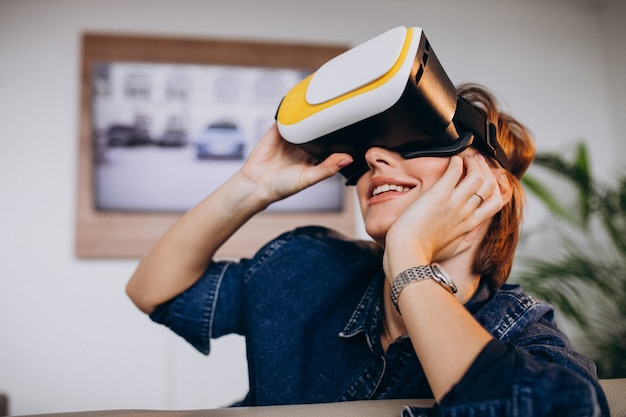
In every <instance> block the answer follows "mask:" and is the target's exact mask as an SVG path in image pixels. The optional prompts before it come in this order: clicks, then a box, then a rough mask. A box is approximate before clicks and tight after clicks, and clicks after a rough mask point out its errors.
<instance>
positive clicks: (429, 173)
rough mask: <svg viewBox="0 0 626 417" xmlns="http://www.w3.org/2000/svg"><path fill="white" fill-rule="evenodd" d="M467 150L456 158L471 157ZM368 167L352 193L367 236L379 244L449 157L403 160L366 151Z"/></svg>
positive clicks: (386, 152) (378, 151)
mask: <svg viewBox="0 0 626 417" xmlns="http://www.w3.org/2000/svg"><path fill="white" fill-rule="evenodd" d="M476 153H477V151H476V150H475V149H472V148H468V149H466V150H464V151H463V152H461V153H460V154H459V156H466V155H473V154H476ZM365 159H366V161H367V163H368V165H369V167H370V170H369V171H368V172H366V173H365V174H364V175H363V176H362V177H361V178H360V179H359V181H358V182H357V184H356V189H357V195H358V199H359V205H360V206H361V214H362V215H363V220H364V223H365V230H366V231H367V233H368V234H369V235H370V236H371V237H372V238H373V239H374V240H375V241H376V242H378V243H379V244H381V245H382V244H384V241H385V235H386V234H387V231H388V230H389V228H390V227H391V225H392V224H393V223H394V221H395V220H396V219H397V218H398V217H399V216H400V214H402V212H403V211H404V210H405V209H406V208H407V207H408V206H409V205H410V204H411V203H412V202H414V201H415V200H416V199H417V198H419V196H420V195H422V194H423V193H424V192H425V191H426V190H428V189H429V188H430V187H432V186H433V184H435V183H436V182H437V180H439V178H441V176H442V175H443V173H444V172H445V171H446V168H447V167H448V163H449V162H450V158H449V157H420V158H412V159H404V158H403V157H402V156H401V155H400V154H399V153H397V152H394V151H390V150H388V149H384V148H377V147H374V148H370V149H369V150H368V151H367V152H366V153H365Z"/></svg>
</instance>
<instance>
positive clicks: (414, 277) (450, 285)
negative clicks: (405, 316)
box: [389, 263, 457, 314]
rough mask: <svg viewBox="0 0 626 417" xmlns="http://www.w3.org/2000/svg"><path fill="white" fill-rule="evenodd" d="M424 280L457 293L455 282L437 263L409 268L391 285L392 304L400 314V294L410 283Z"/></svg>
mask: <svg viewBox="0 0 626 417" xmlns="http://www.w3.org/2000/svg"><path fill="white" fill-rule="evenodd" d="M424 279H432V280H434V281H435V282H437V283H439V285H441V286H442V287H444V288H445V289H446V290H447V291H448V292H450V293H451V294H454V293H456V291H457V288H456V285H455V284H454V282H453V281H452V280H451V279H450V277H448V276H447V274H446V273H445V271H444V270H443V268H442V267H441V266H440V265H439V264H437V263H432V264H430V265H421V266H416V267H413V268H409V269H407V270H406V271H403V272H401V273H399V274H398V276H396V277H395V279H394V280H393V282H392V284H391V290H390V291H389V297H390V298H391V303H392V304H393V306H394V308H395V309H396V311H397V312H398V313H399V314H402V313H400V308H399V307H398V297H399V296H400V292H401V291H402V290H403V289H404V288H405V287H406V286H407V285H409V284H410V283H412V282H416V281H421V280H424Z"/></svg>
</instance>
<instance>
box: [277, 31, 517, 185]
mask: <svg viewBox="0 0 626 417" xmlns="http://www.w3.org/2000/svg"><path fill="white" fill-rule="evenodd" d="M276 122H277V125H278V130H279V132H280V134H281V136H282V137H283V138H284V139H285V140H286V141H288V142H290V143H293V144H296V145H298V146H300V147H302V148H303V149H304V150H305V151H307V152H308V153H309V154H310V155H312V156H313V157H314V158H315V159H316V160H318V161H321V160H323V159H325V158H326V157H327V156H328V155H330V154H332V153H335V152H345V153H349V154H350V155H351V156H352V157H353V159H354V162H353V163H352V164H350V165H349V166H347V167H346V168H343V169H342V170H341V174H342V175H343V176H344V177H345V178H346V180H347V181H346V184H347V185H354V184H356V182H357V180H358V179H359V178H360V177H361V176H362V175H363V174H364V173H365V172H367V171H368V170H369V167H368V165H367V163H366V161H365V152H366V151H367V150H368V149H369V148H371V147H373V146H378V147H383V148H388V149H392V150H394V151H396V152H398V153H400V154H401V155H402V156H403V157H404V158H416V157H420V156H451V155H455V154H458V153H459V152H461V151H463V150H464V149H466V148H467V147H469V146H470V145H473V146H475V147H478V148H479V149H480V150H481V151H482V152H483V153H485V154H487V155H489V156H491V157H493V158H494V159H495V160H497V161H498V162H499V163H500V164H501V165H502V166H503V167H504V168H505V169H508V167H509V162H508V159H507V157H506V155H505V153H504V152H503V150H502V149H501V147H500V145H499V144H498V141H497V138H496V128H495V126H494V125H493V124H492V123H490V122H489V121H488V120H487V119H486V117H485V116H483V115H482V114H481V113H480V112H479V111H478V110H476V109H475V108H474V107H473V106H472V105H471V104H470V103H469V102H467V101H466V100H464V99H462V98H460V97H457V94H456V89H455V87H454V85H453V84H452V82H451V81H450V79H449V78H448V76H447V75H446V73H445V71H444V70H443V67H442V66H441V64H440V63H439V60H438V59H437V56H436V55H435V53H434V51H433V50H432V48H431V46H430V44H429V42H428V40H427V39H426V37H425V36H424V33H423V31H422V29H420V28H417V27H409V28H406V27H403V26H399V27H396V28H394V29H391V30H389V31H387V32H385V33H383V34H381V35H378V36H377V37H375V38H373V39H370V40H368V41H366V42H365V43H362V44H360V45H358V46H356V47H354V48H352V49H350V50H348V51H346V52H344V53H343V54H341V55H339V56H337V57H335V58H333V59H331V60H330V61H328V62H326V63H325V64H324V65H322V66H321V67H320V68H319V69H318V70H317V71H316V72H314V73H313V74H311V75H310V76H309V77H307V78H306V79H304V80H302V81H301V82H300V83H298V84H296V85H295V86H294V87H293V88H292V89H291V90H290V91H289V92H288V93H287V94H286V95H285V97H284V98H283V100H282V101H281V103H280V105H279V107H278V111H277V112H276Z"/></svg>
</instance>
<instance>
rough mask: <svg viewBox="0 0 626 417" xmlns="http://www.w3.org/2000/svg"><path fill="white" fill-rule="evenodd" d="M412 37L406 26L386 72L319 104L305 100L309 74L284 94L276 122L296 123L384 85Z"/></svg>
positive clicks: (393, 72)
mask: <svg viewBox="0 0 626 417" xmlns="http://www.w3.org/2000/svg"><path fill="white" fill-rule="evenodd" d="M412 38H413V28H407V33H406V38H405V40H404V45H403V46H402V51H401V52H400V56H399V57H398V60H397V61H396V62H395V63H394V64H393V66H392V67H391V69H390V70H389V71H388V72H387V73H386V74H384V75H383V76H381V77H379V78H378V79H376V80H374V81H372V82H371V83H369V84H367V85H365V86H363V87H360V88H358V89H356V90H353V91H351V92H349V93H347V94H344V95H341V96H339V97H335V98H334V99H332V100H329V101H325V102H323V103H320V104H309V103H308V102H307V101H306V91H307V89H308V87H309V83H310V82H311V79H312V78H313V75H314V74H311V75H309V76H308V77H306V78H305V79H304V80H302V81H300V82H299V83H298V84H296V85H295V86H294V87H293V88H292V89H291V90H290V91H289V92H288V93H287V94H286V95H285V98H284V99H283V101H282V103H281V104H280V108H279V109H278V114H277V117H276V118H277V120H278V122H279V123H280V124H282V125H292V124H296V123H298V122H300V121H302V120H304V119H306V118H307V117H310V116H311V115H313V114H315V113H317V112H320V111H322V110H324V109H327V108H329V107H331V106H334V105H335V104H337V103H340V102H342V101H346V100H349V99H350V98H352V97H355V96H357V95H359V94H363V93H366V92H368V91H371V90H374V89H375V88H378V87H380V86H381V85H384V84H385V83H386V82H387V81H388V80H389V79H390V78H393V76H394V75H396V73H397V72H398V71H399V70H400V68H401V67H402V64H403V63H404V60H405V59H406V56H407V54H408V51H409V47H410V46H411V42H410V40H411V39H412Z"/></svg>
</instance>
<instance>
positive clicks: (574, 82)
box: [0, 0, 626, 414]
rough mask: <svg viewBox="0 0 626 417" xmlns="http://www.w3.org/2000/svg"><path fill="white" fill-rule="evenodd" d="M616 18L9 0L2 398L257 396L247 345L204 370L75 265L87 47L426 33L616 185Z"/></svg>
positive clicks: (5, 12)
mask: <svg viewBox="0 0 626 417" xmlns="http://www.w3.org/2000/svg"><path fill="white" fill-rule="evenodd" d="M547 3H550V4H547ZM594 3H597V2H594ZM617 3H618V1H616V2H615V3H614V4H612V5H610V6H607V7H606V8H589V7H585V6H577V5H571V4H570V2H567V1H556V2H547V1H539V0H516V1H515V0H510V1H500V0H473V1H468V0H448V1H445V2H444V1H441V2H432V1H426V0H385V1H384V2H383V1H374V0H341V1H337V0H332V1H331V0H318V1H316V2H311V1H294V0H265V1H262V2H259V1H256V0H245V1H241V0H213V1H210V0H206V1H200V0H176V1H167V0H166V1H159V2H156V1H148V0H132V1H126V0H124V1H122V0H107V1H95V0H56V1H36V0H0V202H1V206H0V391H4V392H6V393H8V394H9V395H10V397H11V401H12V412H13V414H28V413H43V412H60V411H76V410H85V409H106V408H152V409H165V408H175V409H193V408H209V407H215V406H221V405H225V404H228V403H229V402H231V401H233V400H235V399H237V398H239V397H240V396H242V395H243V394H244V393H245V391H246V387H247V385H246V384H247V383H246V373H245V356H244V351H243V347H242V343H241V339H239V338H237V337H230V338H226V339H223V340H220V341H219V342H218V343H216V344H215V345H214V352H213V354H212V355H211V356H210V357H208V358H205V357H203V356H202V355H200V354H198V353H195V352H194V351H193V350H192V349H191V348H190V347H188V346H187V345H186V344H185V343H184V342H182V341H181V340H179V339H178V338H176V337H175V336H171V335H170V334H169V332H168V331H167V330H166V329H164V328H162V327H161V326H157V325H155V324H152V323H151V322H150V321H149V320H148V319H147V318H146V317H144V316H143V315H142V314H140V313H139V312H138V311H137V310H136V309H135V308H134V307H133V306H132V305H131V303H130V302H129V301H128V300H127V298H126V296H125V294H124V285H125V282H126V280H127V278H128V277H129V275H130V274H131V272H132V270H133V269H134V267H135V265H136V261H135V260H130V261H129V260H112V261H100V260H78V259H75V258H74V256H73V233H74V223H73V222H74V198H75V183H76V152H77V147H76V144H77V125H78V119H77V118H78V112H77V106H78V102H77V97H78V90H77V86H78V68H79V53H80V51H79V36H80V34H81V32H83V31H102V32H125V33H140V34H159V35H163V34H165V35H168V34H171V35H179V36H180V35H189V36H194V37H214V36H215V37H227V38H243V39H255V38H258V39H265V40H281V41H282V40H294V41H319V42H333V43H337V42H339V43H346V44H356V43H358V42H360V41H363V40H366V39H368V38H370V37H372V36H374V35H376V34H378V33H380V32H382V31H384V30H386V29H388V28H390V27H393V26H395V25H399V24H402V25H415V26H422V27H423V28H424V30H425V32H426V34H427V36H428V37H429V39H430V41H431V43H432V45H433V47H434V49H435V51H436V53H437V55H438V56H439V58H440V60H441V61H442V63H443V65H444V67H445V68H446V70H447V71H448V73H449V75H450V76H451V78H452V80H453V81H454V82H463V81H477V82H481V83H483V84H485V85H487V86H488V87H490V88H492V89H493V90H494V91H495V92H497V93H498V94H500V95H501V96H503V97H506V103H507V104H508V106H509V107H510V109H511V111H512V112H513V113H514V114H515V115H517V116H519V117H520V118H521V119H522V120H524V121H525V122H526V123H527V124H528V125H529V126H530V127H531V128H532V129H533V131H534V132H535V133H536V136H537V138H538V142H539V147H540V149H554V148H557V147H558V146H560V145H561V144H563V143H567V142H571V141H572V140H576V139H579V138H587V139H589V140H590V141H591V142H593V143H594V144H600V145H602V146H601V147H599V148H598V149H595V148H594V150H593V153H592V156H593V162H594V165H595V167H596V168H597V169H598V170H599V171H601V172H603V173H605V175H606V174H608V173H610V172H612V171H613V170H614V169H615V166H617V155H618V153H616V152H613V151H612V150H611V149H610V148H609V146H615V145H618V146H619V147H621V149H622V151H623V150H624V149H625V148H626V146H625V145H624V141H623V140H622V138H621V137H618V134H619V133H621V130H622V126H621V125H620V124H618V121H620V118H621V115H623V114H624V107H625V105H624V103H625V101H624V96H625V94H624V92H625V91H626V83H625V82H624V79H623V76H622V74H625V73H626V63H625V60H624V47H623V45H624V41H623V40H624V36H625V33H626V32H625V30H624V29H623V28H622V27H623V25H622V22H623V21H624V18H625V17H626V11H625V7H624V6H623V5H618V4H617ZM568 4H570V5H568ZM575 4H578V3H575ZM603 147H604V149H603Z"/></svg>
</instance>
